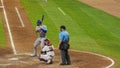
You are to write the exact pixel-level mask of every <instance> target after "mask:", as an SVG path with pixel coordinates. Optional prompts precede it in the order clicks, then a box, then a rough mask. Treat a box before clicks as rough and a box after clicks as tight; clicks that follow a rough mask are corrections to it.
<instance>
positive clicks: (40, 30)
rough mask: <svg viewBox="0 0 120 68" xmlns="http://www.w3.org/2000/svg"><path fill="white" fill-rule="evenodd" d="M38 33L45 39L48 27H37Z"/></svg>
mask: <svg viewBox="0 0 120 68" xmlns="http://www.w3.org/2000/svg"><path fill="white" fill-rule="evenodd" d="M36 31H39V36H40V37H45V36H46V32H47V27H46V26H45V25H42V26H36Z"/></svg>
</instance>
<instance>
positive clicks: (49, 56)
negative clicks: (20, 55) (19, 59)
mask: <svg viewBox="0 0 120 68" xmlns="http://www.w3.org/2000/svg"><path fill="white" fill-rule="evenodd" d="M44 44H45V46H44V47H43V48H42V50H41V54H40V55H39V57H38V59H39V60H40V61H44V62H45V64H52V63H53V57H54V56H55V53H54V47H53V45H52V44H51V43H50V40H48V39H45V40H44Z"/></svg>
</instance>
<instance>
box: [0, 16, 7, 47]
mask: <svg viewBox="0 0 120 68" xmlns="http://www.w3.org/2000/svg"><path fill="white" fill-rule="evenodd" d="M5 44H6V40H5V34H4V29H3V24H2V19H1V16H0V47H3V46H5Z"/></svg>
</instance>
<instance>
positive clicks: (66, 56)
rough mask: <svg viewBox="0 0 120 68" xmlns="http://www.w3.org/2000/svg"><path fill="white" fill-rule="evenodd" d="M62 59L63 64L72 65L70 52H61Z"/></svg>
mask: <svg viewBox="0 0 120 68" xmlns="http://www.w3.org/2000/svg"><path fill="white" fill-rule="evenodd" d="M60 53H61V59H62V63H63V64H71V61H70V56H69V53H68V50H60Z"/></svg>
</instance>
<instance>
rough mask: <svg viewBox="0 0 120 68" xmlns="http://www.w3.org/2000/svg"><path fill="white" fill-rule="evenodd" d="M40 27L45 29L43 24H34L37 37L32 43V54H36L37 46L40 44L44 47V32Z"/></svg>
mask: <svg viewBox="0 0 120 68" xmlns="http://www.w3.org/2000/svg"><path fill="white" fill-rule="evenodd" d="M41 29H44V30H46V31H47V27H46V26H45V25H42V26H36V31H39V37H38V38H37V39H36V41H35V43H34V54H33V55H37V46H38V45H39V44H40V45H41V48H43V47H44V40H45V39H46V33H45V32H43V31H42V30H41Z"/></svg>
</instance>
